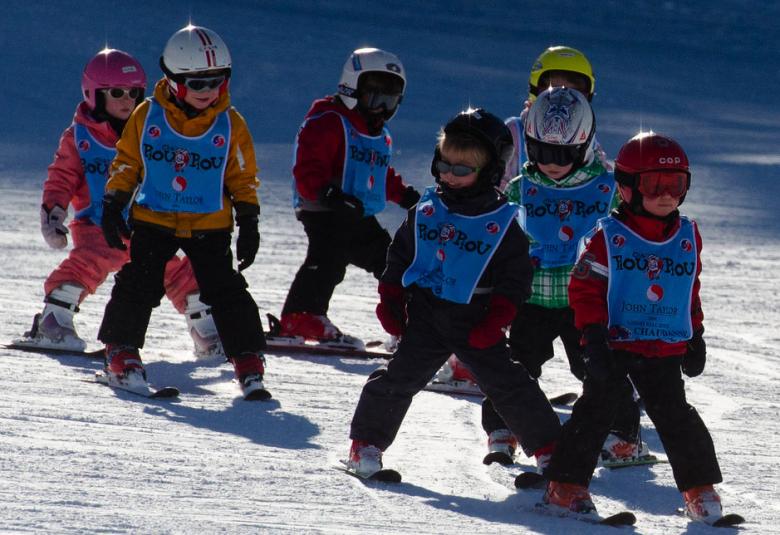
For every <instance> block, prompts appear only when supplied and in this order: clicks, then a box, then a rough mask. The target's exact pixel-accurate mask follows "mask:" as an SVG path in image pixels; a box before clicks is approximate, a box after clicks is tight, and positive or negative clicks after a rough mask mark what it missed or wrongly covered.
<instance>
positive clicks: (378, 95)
mask: <svg viewBox="0 0 780 535" xmlns="http://www.w3.org/2000/svg"><path fill="white" fill-rule="evenodd" d="M405 86H406V72H405V71H404V68H403V65H402V64H401V61H400V60H399V59H398V58H397V57H396V56H395V55H394V54H391V53H389V52H386V51H384V50H378V49H376V48H361V49H359V50H355V51H354V52H353V53H352V54H351V55H350V57H349V58H348V59H347V61H346V63H345V64H344V68H343V71H342V74H341V80H340V82H339V86H338V93H337V94H336V95H333V96H329V97H326V98H324V99H320V100H316V101H315V102H314V103H313V104H312V106H311V109H310V110H309V111H308V113H307V114H306V119H305V120H304V122H303V125H302V126H301V128H300V130H299V132H298V137H297V140H296V150H295V163H294V166H293V175H294V178H295V183H294V185H293V205H294V208H295V215H296V217H297V219H298V220H299V221H300V222H301V223H302V224H303V229H304V231H305V232H306V236H307V238H308V240H309V245H308V249H307V251H306V259H305V260H304V262H303V265H302V266H301V267H300V269H299V270H298V272H297V273H296V275H295V279H294V280H293V282H292V285H291V286H290V290H289V292H288V294H287V299H286V300H285V303H284V307H283V309H282V317H281V318H280V323H281V330H280V331H279V332H278V333H273V334H274V335H278V336H282V337H297V338H299V339H306V340H316V341H319V342H321V343H335V344H339V345H347V346H353V347H356V348H362V347H363V343H362V341H361V340H359V339H357V338H355V337H353V336H348V335H344V334H342V332H341V331H340V330H339V329H338V328H337V327H336V326H335V325H333V323H332V322H331V321H330V320H329V319H328V316H327V314H328V304H329V302H330V299H331V296H332V295H333V291H334V289H335V288H336V286H337V285H338V284H339V283H340V282H341V281H342V280H343V279H344V274H345V272H346V268H347V265H349V264H353V265H355V266H358V267H360V268H363V269H365V270H366V271H368V272H369V273H372V274H373V275H374V276H375V277H376V278H377V279H378V278H379V276H380V275H381V274H382V271H383V270H384V267H385V255H386V253H387V247H388V245H389V244H390V235H389V234H388V233H387V231H386V230H385V229H384V228H382V226H381V225H380V224H379V222H378V221H377V219H376V217H375V215H376V214H377V213H379V212H381V211H382V210H384V208H385V204H386V201H387V200H390V201H393V202H395V203H397V204H399V205H400V206H402V207H403V208H410V207H411V206H413V205H414V204H415V203H416V202H417V200H418V199H419V198H420V194H419V193H418V192H417V191H415V189H414V188H412V187H411V186H407V185H405V184H404V182H403V181H402V179H401V177H400V175H398V174H397V173H396V172H395V170H394V169H393V168H392V167H390V158H391V153H392V138H391V137H390V133H389V131H388V130H387V127H386V126H385V123H386V122H387V121H389V120H390V119H392V118H393V116H394V115H395V114H396V112H397V111H398V106H399V105H400V103H401V100H402V97H403V94H404V89H405Z"/></svg>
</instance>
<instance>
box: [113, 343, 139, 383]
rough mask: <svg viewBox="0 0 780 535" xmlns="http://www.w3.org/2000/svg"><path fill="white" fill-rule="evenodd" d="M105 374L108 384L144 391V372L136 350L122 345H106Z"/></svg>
mask: <svg viewBox="0 0 780 535" xmlns="http://www.w3.org/2000/svg"><path fill="white" fill-rule="evenodd" d="M105 374H106V377H107V379H108V383H109V384H118V385H122V386H124V387H130V388H138V389H146V388H147V387H148V385H147V383H146V370H145V369H144V364H143V361H142V360H141V355H140V354H139V353H138V348H137V347H133V346H129V345H122V344H106V366H105Z"/></svg>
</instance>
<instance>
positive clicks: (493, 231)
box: [401, 188, 519, 303]
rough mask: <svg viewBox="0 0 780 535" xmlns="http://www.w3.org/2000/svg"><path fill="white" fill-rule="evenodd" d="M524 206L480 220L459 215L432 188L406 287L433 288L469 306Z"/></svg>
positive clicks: (422, 206)
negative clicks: (500, 245) (513, 221)
mask: <svg viewBox="0 0 780 535" xmlns="http://www.w3.org/2000/svg"><path fill="white" fill-rule="evenodd" d="M518 208H519V207H518V206H517V205H516V204H514V203H507V204H504V205H502V206H500V207H499V208H497V209H496V210H494V211H492V212H488V213H485V214H479V215H476V216H465V215H461V214H454V213H451V212H450V211H449V210H448V209H447V206H446V205H445V204H444V203H443V202H442V201H441V199H440V198H439V196H438V195H436V193H435V188H427V189H426V190H425V193H424V194H423V196H422V198H421V199H420V202H419V203H418V204H417V208H416V224H417V228H416V232H415V255H414V260H412V263H411V264H410V265H409V267H408V268H407V269H406V271H405V272H404V274H403V277H402V278H401V283H402V284H403V285H404V286H405V287H408V286H411V285H412V284H416V285H417V286H420V287H422V288H430V289H431V290H432V291H433V293H434V294H435V295H436V296H437V297H439V298H441V299H446V300H448V301H453V302H455V303H468V302H469V301H471V296H472V294H473V293H474V289H475V288H476V287H477V283H478V282H479V279H480V278H481V277H482V273H483V272H484V271H485V268H486V267H487V265H488V263H489V262H490V259H491V258H493V254H494V253H495V251H496V248H497V247H498V245H499V244H500V243H501V240H502V239H503V238H504V235H505V234H506V231H507V229H508V228H509V224H510V223H511V222H512V220H513V219H514V218H515V216H516V215H517V211H518Z"/></svg>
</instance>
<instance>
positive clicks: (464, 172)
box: [434, 160, 480, 178]
mask: <svg viewBox="0 0 780 535" xmlns="http://www.w3.org/2000/svg"><path fill="white" fill-rule="evenodd" d="M434 165H435V166H436V170H437V171H438V172H439V175H443V174H445V173H452V174H453V175H454V176H456V177H459V178H463V177H464V176H469V175H470V174H471V173H479V170H480V168H479V167H469V166H468V165H462V164H455V165H452V164H451V163H449V162H445V161H444V160H436V163H435V164H434Z"/></svg>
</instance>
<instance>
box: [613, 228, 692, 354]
mask: <svg viewBox="0 0 780 535" xmlns="http://www.w3.org/2000/svg"><path fill="white" fill-rule="evenodd" d="M599 226H600V228H601V229H603V231H604V239H605V240H606V244H607V254H608V258H609V260H608V267H609V288H608V291H607V303H608V307H609V332H610V338H611V339H613V340H617V341H621V342H622V341H631V340H663V341H664V342H670V343H674V342H682V341H685V340H690V338H691V337H692V336H693V326H692V324H691V297H692V293H693V283H694V281H695V279H696V261H697V250H696V237H695V235H694V230H693V229H694V227H693V223H692V222H691V221H690V220H689V219H688V218H686V217H680V229H679V230H678V231H677V232H676V233H675V234H674V236H672V237H671V238H669V239H668V240H666V241H664V242H652V241H648V240H645V239H644V238H642V237H641V236H639V235H638V234H636V233H635V232H634V231H632V230H631V229H629V228H628V227H626V226H625V225H624V224H623V223H621V222H620V221H618V220H617V219H614V218H612V217H606V218H604V219H602V220H601V221H599Z"/></svg>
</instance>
